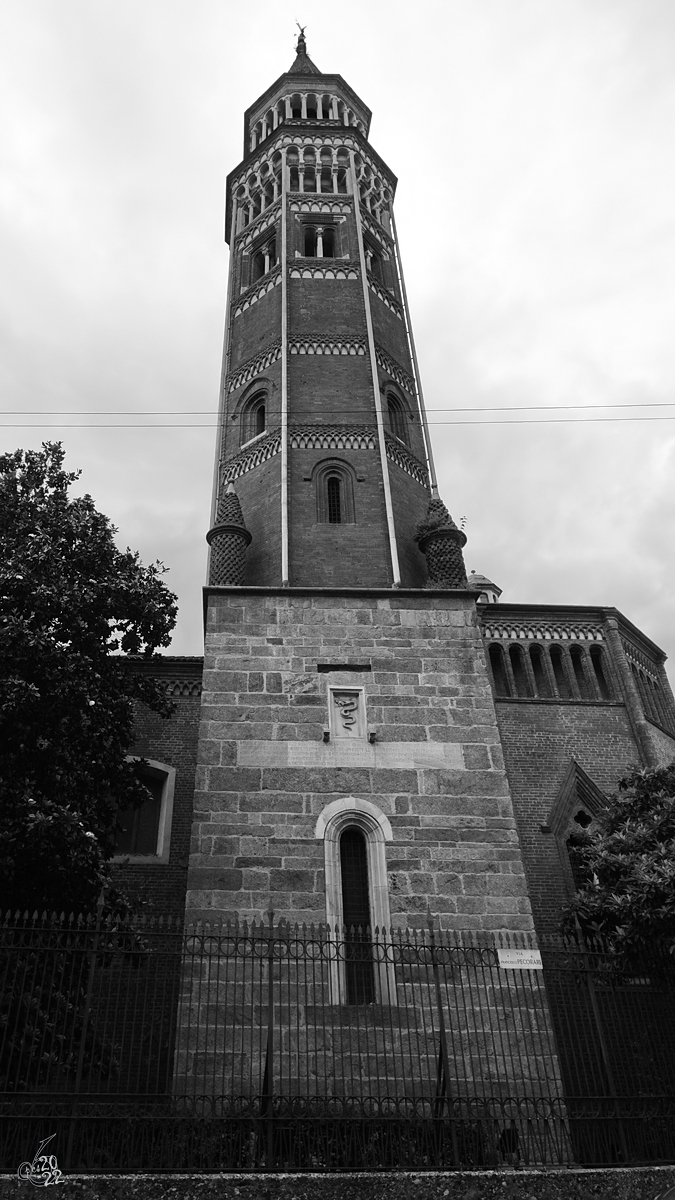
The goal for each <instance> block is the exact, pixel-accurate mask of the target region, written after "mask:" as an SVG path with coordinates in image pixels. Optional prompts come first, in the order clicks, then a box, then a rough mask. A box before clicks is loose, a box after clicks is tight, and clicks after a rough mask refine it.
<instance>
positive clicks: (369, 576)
mask: <svg viewBox="0 0 675 1200" xmlns="http://www.w3.org/2000/svg"><path fill="white" fill-rule="evenodd" d="M297 51H298V52H297V57H296V60H295V62H294V63H293V65H292V67H291V69H290V71H289V72H288V73H287V74H285V75H282V76H281V77H280V79H278V80H277V81H276V83H274V84H272V86H271V87H270V88H268V90H267V91H266V92H265V93H264V95H262V96H261V97H260V98H259V99H258V100H257V101H256V102H255V103H254V104H253V105H252V106H251V107H250V108H249V109H248V110H247V112H246V115H245V118H244V159H243V162H242V163H240V165H239V166H238V167H237V168H236V169H235V170H234V171H233V172H232V173H231V174H230V175H229V177H228V181H227V215H226V239H227V241H228V243H229V245H230V253H231V259H230V279H229V290H228V311H227V323H226V345H225V355H224V362H223V388H222V395H221V408H220V446H219V453H218V463H217V473H216V486H215V488H214V492H215V496H214V511H213V528H212V529H211V531H210V533H209V540H210V543H211V566H210V577H209V582H210V583H212V584H215V585H219V584H232V583H235V584H241V583H245V584H258V585H262V586H267V587H275V586H276V587H278V586H279V585H281V586H283V587H286V586H291V587H297V586H312V587H345V586H357V587H400V586H403V587H423V586H424V585H425V583H426V582H427V576H428V568H427V564H426V562H425V558H424V554H423V553H422V552H421V550H420V549H419V546H418V544H417V543H416V541H415V531H416V528H417V526H418V524H419V522H420V521H421V520H422V519H423V518H424V517H425V515H426V513H427V509H428V505H429V499H430V487H431V488H433V487H434V477H433V461H432V456H431V446H430V443H429V437H428V429H427V425H426V420H425V414H424V405H423V400H422V390H421V387H420V383H419V375H418V372H417V367H416V359H415V353H414V348H413V343H412V334H411V325H410V320H409V317H408V311H407V305H406V296H405V288H404V284H403V273H402V269H401V260H400V255H399V252H398V243H397V239H396V226H395V223H394V213H393V199H394V193H395V190H396V177H395V175H394V174H393V173H392V171H391V170H390V169H389V167H388V166H387V165H386V163H384V162H383V161H382V159H381V158H380V157H379V155H378V154H377V153H376V152H375V151H374V150H373V148H372V146H371V145H370V143H369V142H368V132H369V127H370V117H371V114H370V110H369V109H368V108H367V107H366V105H365V104H364V103H363V101H362V100H360V99H359V97H358V96H357V95H356V93H355V92H353V91H352V89H351V88H350V87H349V86H348V84H346V83H345V81H344V80H343V79H342V78H341V76H339V75H323V74H321V72H320V71H319V70H318V69H317V67H315V65H314V63H313V62H312V60H311V59H310V58H309V57H308V55H307V49H306V43H305V39H304V36H303V35H301V36H300V38H299V39H298V46H297ZM233 489H234V491H235V493H236V495H237V496H238V498H239V501H240V504H241V509H242V513H243V516H244V518H245V522H246V527H247V529H248V532H249V534H250V538H249V540H250V542H251V545H250V549H249V550H248V553H247V554H246V555H245V556H244V555H243V550H244V548H245V541H246V539H245V538H244V536H243V534H237V532H236V530H237V529H239V528H241V526H237V525H236V523H235V524H234V525H233V524H232V520H231V518H230V516H229V515H228V514H229V511H230V509H231V508H232V506H233V504H234V503H235V502H234V501H233V500H231V499H229V498H228V497H231V495H232V490H233ZM451 540H452V539H451ZM456 541H457V543H458V545H459V548H461V542H462V541H463V535H461V536H459V537H458V538H457V539H456ZM454 575H455V576H456V577H455V578H452V579H447V580H445V582H448V583H454V584H459V585H461V584H463V583H465V582H466V574H465V572H464V569H463V565H462V563H461V556H460V557H458V558H457V562H456V564H455V571H454Z"/></svg>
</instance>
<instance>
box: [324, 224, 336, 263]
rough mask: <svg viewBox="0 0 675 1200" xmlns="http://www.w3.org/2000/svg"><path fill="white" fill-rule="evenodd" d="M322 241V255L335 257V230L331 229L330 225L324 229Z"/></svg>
mask: <svg viewBox="0 0 675 1200" xmlns="http://www.w3.org/2000/svg"><path fill="white" fill-rule="evenodd" d="M322 241H323V257H324V258H335V230H334V229H331V228H330V227H329V228H328V229H324V231H323V238H322Z"/></svg>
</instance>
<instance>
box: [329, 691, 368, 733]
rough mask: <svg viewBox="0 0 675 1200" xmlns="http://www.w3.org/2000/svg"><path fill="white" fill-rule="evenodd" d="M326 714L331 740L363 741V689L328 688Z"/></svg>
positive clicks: (364, 704)
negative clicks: (327, 715) (327, 714)
mask: <svg viewBox="0 0 675 1200" xmlns="http://www.w3.org/2000/svg"><path fill="white" fill-rule="evenodd" d="M328 712H329V721H330V734H331V737H332V738H341V739H350V740H352V741H365V739H366V732H367V731H366V698H365V695H364V692H363V688H346V687H330V688H329V689H328Z"/></svg>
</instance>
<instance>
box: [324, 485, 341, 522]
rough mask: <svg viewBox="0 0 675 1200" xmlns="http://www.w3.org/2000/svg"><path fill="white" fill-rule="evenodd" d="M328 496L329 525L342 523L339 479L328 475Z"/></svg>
mask: <svg viewBox="0 0 675 1200" xmlns="http://www.w3.org/2000/svg"><path fill="white" fill-rule="evenodd" d="M326 492H327V496H328V522H329V524H330V525H340V524H341V523H342V497H341V495H340V492H341V488H340V477H339V476H338V475H330V476H329V478H328V482H327V484H326Z"/></svg>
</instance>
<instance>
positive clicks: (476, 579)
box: [467, 571, 502, 596]
mask: <svg viewBox="0 0 675 1200" xmlns="http://www.w3.org/2000/svg"><path fill="white" fill-rule="evenodd" d="M467 587H470V588H475V589H476V591H477V592H483V591H485V590H486V588H492V591H493V592H496V593H497V595H498V596H501V594H502V589H501V588H500V587H498V586H497V584H496V583H493V582H492V580H491V579H488V577H487V575H481V574H480V572H479V571H472V572H471V574H470V575H469V579H468V583H467Z"/></svg>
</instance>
